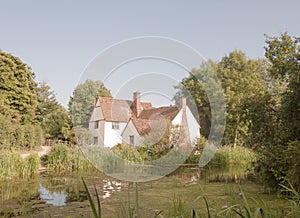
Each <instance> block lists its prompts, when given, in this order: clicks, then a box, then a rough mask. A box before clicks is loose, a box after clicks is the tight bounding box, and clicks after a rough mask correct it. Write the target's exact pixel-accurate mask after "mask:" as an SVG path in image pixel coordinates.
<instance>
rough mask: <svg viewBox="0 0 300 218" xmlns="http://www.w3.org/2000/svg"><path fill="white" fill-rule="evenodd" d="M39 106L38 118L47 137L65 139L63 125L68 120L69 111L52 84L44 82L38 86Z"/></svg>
mask: <svg viewBox="0 0 300 218" xmlns="http://www.w3.org/2000/svg"><path fill="white" fill-rule="evenodd" d="M37 93H38V106H37V115H36V119H37V120H38V121H39V122H40V123H41V126H42V128H43V131H44V133H45V137H46V138H50V139H65V137H64V134H63V127H64V126H65V123H66V122H67V121H68V111H67V110H66V109H65V108H64V107H63V106H61V105H60V104H59V103H58V102H57V100H56V98H55V94H54V92H53V91H52V90H51V88H50V86H49V85H48V84H47V83H45V82H42V83H40V84H39V85H38V87H37Z"/></svg>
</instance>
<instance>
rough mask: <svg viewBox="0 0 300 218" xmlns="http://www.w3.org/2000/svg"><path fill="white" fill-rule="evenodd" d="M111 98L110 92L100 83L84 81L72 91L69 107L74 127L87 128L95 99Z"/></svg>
mask: <svg viewBox="0 0 300 218" xmlns="http://www.w3.org/2000/svg"><path fill="white" fill-rule="evenodd" d="M99 96H102V97H111V93H110V91H109V90H108V89H107V88H106V87H105V86H104V85H103V83H102V82H100V81H93V80H86V81H85V82H84V83H81V84H79V85H78V86H77V87H76V88H75V89H74V91H73V96H72V97H71V98H70V102H69V107H70V113H71V116H72V118H73V119H72V120H73V124H74V127H83V128H87V127H88V125H89V119H90V117H91V113H92V111H93V108H94V106H95V103H96V99H97V97H99Z"/></svg>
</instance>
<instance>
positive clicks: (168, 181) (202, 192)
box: [86, 176, 298, 218]
mask: <svg viewBox="0 0 300 218" xmlns="http://www.w3.org/2000/svg"><path fill="white" fill-rule="evenodd" d="M163 180H164V181H163V182H162V181H152V182H147V183H139V184H138V185H137V184H135V186H132V185H129V184H128V185H127V188H126V190H124V191H122V192H121V193H119V196H118V197H117V196H116V197H112V199H109V200H108V202H106V203H104V205H102V211H101V212H102V217H126V218H132V217H160V218H164V217H193V218H194V217H195V218H196V217H247V218H254V217H298V216H297V215H295V214H296V213H295V212H294V211H292V209H291V208H289V207H288V202H287V201H286V200H285V199H280V198H278V196H276V195H273V196H271V195H269V194H268V195H266V194H263V193H262V190H261V189H260V186H258V185H255V184H253V183H245V184H241V185H238V184H235V183H230V184H226V187H227V188H226V190H225V188H224V183H209V184H206V183H205V182H204V183H203V182H200V183H198V184H196V185H191V186H184V185H183V184H184V183H183V182H182V179H181V178H178V179H176V177H174V176H172V177H165V178H163ZM154 187H156V188H154ZM86 191H88V190H87V189H86ZM170 196H173V197H171V198H170ZM275 199H276V200H275ZM133 202H135V203H133ZM132 203H133V204H132ZM118 204H119V205H121V207H120V210H121V213H118V212H117V211H118V209H117V206H116V205H118ZM133 205H134V206H133ZM108 207H112V208H111V209H112V210H107V209H108ZM141 215H142V216H141Z"/></svg>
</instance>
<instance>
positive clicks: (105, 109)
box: [89, 92, 200, 147]
mask: <svg viewBox="0 0 300 218" xmlns="http://www.w3.org/2000/svg"><path fill="white" fill-rule="evenodd" d="M183 119H185V120H186V121H187V122H186V126H187V128H188V131H189V136H190V139H191V141H192V140H193V139H195V138H197V137H199V136H200V126H199V124H198V122H197V121H196V119H195V118H194V116H193V114H192V112H191V111H190V109H189V107H188V106H187V105H186V100H185V98H183V99H181V107H180V108H177V107H175V106H164V107H158V108H154V107H152V104H151V103H150V102H141V96H140V93H139V92H135V93H134V94H133V100H132V101H130V100H122V99H112V98H107V97H99V98H98V99H97V101H96V105H95V108H94V110H93V112H92V115H91V119H90V122H89V130H90V132H91V134H92V135H93V142H94V144H95V145H100V146H104V147H112V146H114V145H116V144H118V143H122V142H125V143H128V144H132V145H134V146H138V145H140V144H141V143H142V142H143V140H144V139H145V138H146V137H147V136H149V133H150V134H151V132H152V130H153V129H156V130H157V129H160V128H161V129H162V130H163V129H164V128H166V125H167V123H171V124H172V125H174V126H180V125H181V124H182V120H183ZM156 132H161V133H163V132H164V131H156Z"/></svg>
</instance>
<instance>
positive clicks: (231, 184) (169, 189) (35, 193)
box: [0, 166, 288, 217]
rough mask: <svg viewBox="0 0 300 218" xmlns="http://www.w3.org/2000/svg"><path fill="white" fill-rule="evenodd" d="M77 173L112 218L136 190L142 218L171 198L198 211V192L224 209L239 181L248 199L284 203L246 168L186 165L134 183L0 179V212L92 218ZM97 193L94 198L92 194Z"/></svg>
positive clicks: (90, 176)
mask: <svg viewBox="0 0 300 218" xmlns="http://www.w3.org/2000/svg"><path fill="white" fill-rule="evenodd" d="M81 177H84V179H85V181H86V183H87V185H88V188H89V190H90V191H91V193H92V194H93V196H94V194H95V191H94V188H96V189H97V191H98V193H99V197H100V200H101V203H102V212H103V217H114V216H116V215H121V216H122V214H123V213H124V211H122V206H121V202H125V204H127V206H129V205H130V207H132V208H133V207H134V206H135V197H136V191H137V190H138V197H139V208H140V210H141V211H142V212H143V214H144V215H145V217H149V216H154V215H155V211H156V210H158V211H159V210H162V211H164V213H165V217H167V212H168V210H169V208H170V207H172V204H173V203H174V199H176V198H180V199H182V200H183V201H184V202H186V207H187V208H189V207H190V208H197V207H199V209H201V207H202V205H203V204H197V205H194V203H193V202H194V199H196V198H197V196H199V195H205V196H208V197H207V198H208V199H209V200H211V201H212V202H214V203H213V205H212V206H214V207H215V208H222V207H225V206H228V205H230V204H232V205H233V204H234V203H236V202H235V201H240V199H239V198H240V197H239V193H240V190H239V185H238V184H241V186H242V188H243V189H244V191H245V193H246V194H247V195H249V197H254V198H256V199H259V200H260V199H263V200H264V201H265V202H271V203H270V204H272V202H273V201H275V200H276V205H275V206H276V207H278V208H280V207H286V206H288V202H287V201H285V200H284V199H278V198H277V197H276V196H275V195H266V194H265V193H264V192H263V191H264V190H263V189H262V187H261V186H259V185H257V184H255V183H253V182H252V175H251V174H247V173H246V171H245V168H241V167H237V166H233V167H229V168H226V169H209V170H203V169H199V168H197V167H194V168H193V167H184V168H180V169H178V170H177V171H176V172H173V173H172V174H171V175H169V176H166V177H165V178H162V179H160V180H156V181H152V182H147V183H140V184H138V188H137V189H136V188H135V187H134V185H133V184H128V183H126V182H122V181H117V180H115V179H113V178H110V177H107V176H105V175H103V174H102V173H99V172H96V173H95V172H93V173H67V174H60V175H57V174H42V175H39V177H38V178H36V179H32V180H30V181H6V182H1V183H0V197H1V198H0V216H7V217H49V216H51V217H53V216H55V217H65V216H69V217H92V213H91V208H90V205H89V202H88V200H87V195H86V192H85V190H84V187H83V184H82V180H81ZM94 197H95V196H94ZM128 199H129V200H130V203H128Z"/></svg>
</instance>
